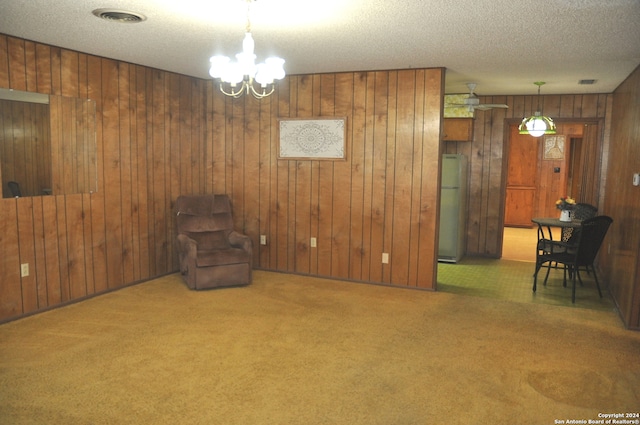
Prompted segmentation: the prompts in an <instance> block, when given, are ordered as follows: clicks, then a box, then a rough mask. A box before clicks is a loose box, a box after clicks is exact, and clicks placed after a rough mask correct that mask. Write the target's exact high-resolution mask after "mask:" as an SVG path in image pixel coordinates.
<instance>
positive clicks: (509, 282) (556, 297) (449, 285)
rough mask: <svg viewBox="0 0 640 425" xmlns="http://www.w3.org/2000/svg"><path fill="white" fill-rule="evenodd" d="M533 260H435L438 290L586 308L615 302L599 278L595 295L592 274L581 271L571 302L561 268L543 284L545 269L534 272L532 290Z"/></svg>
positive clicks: (612, 306) (606, 307)
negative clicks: (535, 280)
mask: <svg viewBox="0 0 640 425" xmlns="http://www.w3.org/2000/svg"><path fill="white" fill-rule="evenodd" d="M534 269H535V263H532V262H527V261H512V260H496V259H490V258H478V257H469V258H463V259H462V261H460V262H459V263H456V264H452V263H439V264H438V291H442V292H450V293H455V294H461V295H472V296H477V297H488V298H495V299H500V300H506V301H512V302H520V303H537V304H549V305H560V306H567V307H572V308H588V309H594V310H601V311H611V310H615V304H614V303H613V300H612V298H611V296H610V294H609V292H608V290H607V288H606V285H605V283H604V282H602V279H600V288H601V289H602V295H603V298H600V296H599V295H598V290H597V288H596V283H595V280H594V279H593V276H589V275H587V274H586V273H581V276H582V280H583V283H584V286H580V283H579V282H578V284H577V286H576V302H575V304H572V303H571V282H567V286H566V287H564V286H563V285H562V276H563V273H562V269H552V270H551V272H550V273H549V280H548V281H547V285H546V286H544V285H543V282H544V276H545V273H546V269H544V268H543V269H541V270H540V273H539V275H538V290H537V291H536V292H535V293H534V292H533V290H532V287H533V272H534Z"/></svg>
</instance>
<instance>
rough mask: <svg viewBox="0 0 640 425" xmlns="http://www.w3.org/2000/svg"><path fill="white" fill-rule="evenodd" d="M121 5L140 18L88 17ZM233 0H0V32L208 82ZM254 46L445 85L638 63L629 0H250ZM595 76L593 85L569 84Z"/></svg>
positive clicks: (628, 67)
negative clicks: (429, 72)
mask: <svg viewBox="0 0 640 425" xmlns="http://www.w3.org/2000/svg"><path fill="white" fill-rule="evenodd" d="M98 8H114V9H124V10H129V11H133V12H137V13H141V14H144V15H146V17H147V20H146V21H144V22H141V23H137V24H125V23H118V22H109V21H105V20H101V19H99V18H97V17H95V16H93V15H92V13H91V12H92V10H94V9H98ZM245 9H246V6H245V3H244V1H243V0H208V1H204V0H137V1H131V0H82V1H78V0H56V1H51V0H1V1H0V33H4V34H8V35H14V36H17V37H22V38H25V39H28V40H33V41H39V42H43V43H48V44H51V45H54V46H59V47H64V48H68V49H72V50H77V51H80V52H84V53H91V54H95V55H99V56H104V57H109V58H114V59H118V60H123V61H127V62H131V63H136V64H141V65H146V66H150V67H154V68H159V69H164V70H169V71H173V72H177V73H181V74H186V75H191V76H195V77H201V78H209V76H208V63H209V57H210V56H211V55H213V54H225V55H227V56H232V55H234V54H235V53H237V52H238V51H239V50H240V49H241V43H242V37H243V32H244V25H245ZM251 16H252V18H251V21H252V33H253V36H254V39H255V42H256V54H257V55H258V60H259V61H262V60H264V58H265V57H266V56H268V55H277V56H280V57H283V58H284V59H286V64H285V69H286V71H287V73H289V74H308V73H322V72H340V71H369V70H384V69H404V68H429V67H445V68H447V77H446V90H445V91H446V93H465V92H467V87H466V85H465V83H467V82H476V83H477V84H478V86H477V88H476V92H477V93H478V94H480V95H500V94H512V95H517V94H535V93H536V92H537V88H536V86H534V85H533V82H534V81H545V82H546V85H545V86H544V87H543V88H542V94H557V93H565V94H570V93H609V92H612V91H613V90H614V89H615V88H616V87H617V86H618V85H619V84H620V83H621V82H622V81H623V80H624V79H625V78H626V77H627V76H628V75H629V74H630V73H631V72H632V71H633V70H634V69H635V68H636V67H637V66H638V65H639V64H640V0H538V1H532V0H527V1H521V0H491V1H490V0H485V1H478V0H322V1H319V2H310V1H301V0H257V1H256V2H255V3H254V4H253V5H252V7H251ZM581 79H595V80H597V82H596V84H594V85H578V80H581Z"/></svg>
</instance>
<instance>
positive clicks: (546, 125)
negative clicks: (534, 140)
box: [518, 81, 556, 137]
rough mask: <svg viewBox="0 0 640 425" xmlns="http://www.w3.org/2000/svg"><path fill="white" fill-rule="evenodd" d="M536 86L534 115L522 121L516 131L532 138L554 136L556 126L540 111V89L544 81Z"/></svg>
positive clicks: (538, 82)
mask: <svg viewBox="0 0 640 425" xmlns="http://www.w3.org/2000/svg"><path fill="white" fill-rule="evenodd" d="M533 84H535V85H536V86H538V107H537V109H536V112H535V114H533V115H532V116H530V117H527V118H525V119H523V120H522V123H520V126H519V127H518V131H519V133H520V134H529V135H531V136H533V137H540V136H542V135H543V134H556V125H555V124H554V122H553V120H552V119H551V118H549V117H545V116H544V115H542V112H541V110H540V87H541V86H543V85H544V81H536V82H535V83H533Z"/></svg>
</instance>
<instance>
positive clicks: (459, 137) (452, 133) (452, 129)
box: [442, 118, 473, 142]
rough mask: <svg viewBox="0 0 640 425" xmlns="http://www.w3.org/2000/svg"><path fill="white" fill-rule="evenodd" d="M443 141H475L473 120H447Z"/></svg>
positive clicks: (445, 121) (445, 120)
mask: <svg viewBox="0 0 640 425" xmlns="http://www.w3.org/2000/svg"><path fill="white" fill-rule="evenodd" d="M442 140H444V141H447V142H471V141H472V140H473V118H445V119H444V133H443V135H442Z"/></svg>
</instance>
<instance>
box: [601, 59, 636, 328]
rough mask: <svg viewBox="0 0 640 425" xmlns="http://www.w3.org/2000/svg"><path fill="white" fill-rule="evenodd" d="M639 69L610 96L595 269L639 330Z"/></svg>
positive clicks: (631, 324)
mask: <svg viewBox="0 0 640 425" xmlns="http://www.w3.org/2000/svg"><path fill="white" fill-rule="evenodd" d="M638 117H640V68H637V69H636V70H635V71H634V72H633V73H632V74H631V75H630V76H629V77H628V78H627V79H626V81H625V82H624V83H622V84H621V85H620V87H618V88H617V89H616V91H615V92H614V94H613V119H612V123H611V145H610V149H609V150H608V155H609V161H608V162H609V164H610V165H609V167H608V172H607V174H606V193H607V196H606V197H605V202H604V211H606V213H607V214H608V215H610V216H611V217H612V218H613V220H614V221H613V224H612V226H611V229H610V230H609V234H608V236H607V240H606V241H605V246H604V247H603V249H602V251H601V253H600V260H601V261H600V265H601V266H602V267H603V268H604V269H605V271H606V273H607V275H608V277H609V279H608V280H609V285H610V288H611V291H612V293H613V295H614V298H615V299H616V302H617V303H618V307H619V309H620V313H621V315H622V318H623V320H624V322H625V324H626V325H627V326H628V327H629V328H632V329H637V330H640V186H633V184H632V181H633V180H632V178H633V174H634V173H640V119H638Z"/></svg>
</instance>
